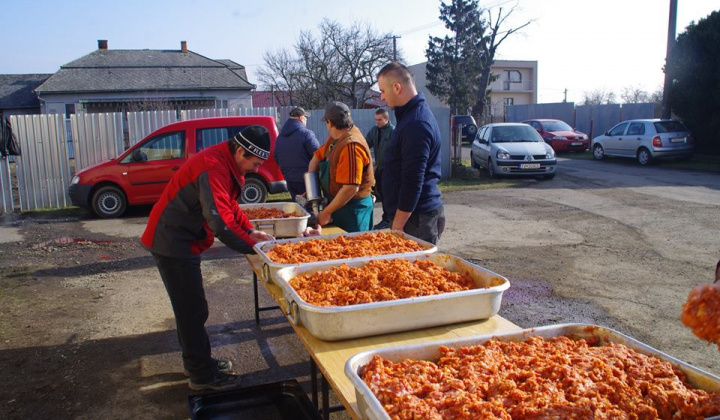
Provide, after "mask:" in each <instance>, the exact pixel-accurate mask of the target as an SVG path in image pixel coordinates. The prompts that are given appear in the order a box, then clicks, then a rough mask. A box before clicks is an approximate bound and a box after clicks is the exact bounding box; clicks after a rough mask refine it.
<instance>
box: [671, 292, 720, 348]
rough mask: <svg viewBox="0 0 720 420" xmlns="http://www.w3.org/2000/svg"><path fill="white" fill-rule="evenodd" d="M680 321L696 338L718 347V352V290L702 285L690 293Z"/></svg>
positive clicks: (719, 311) (719, 340)
mask: <svg viewBox="0 0 720 420" xmlns="http://www.w3.org/2000/svg"><path fill="white" fill-rule="evenodd" d="M680 320H681V321H682V323H683V324H685V326H687V327H689V328H690V329H691V330H692V332H693V334H695V335H696V336H697V337H698V338H701V339H703V340H707V341H709V342H711V343H716V344H717V345H718V350H720V288H718V284H715V285H712V284H703V285H700V286H697V287H695V288H694V289H692V290H691V291H690V294H689V295H688V298H687V302H685V305H683V311H682V315H681V316H680Z"/></svg>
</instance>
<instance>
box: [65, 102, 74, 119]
mask: <svg viewBox="0 0 720 420" xmlns="http://www.w3.org/2000/svg"><path fill="white" fill-rule="evenodd" d="M74 114H75V104H65V118H68V119H69V118H70V116H71V115H74Z"/></svg>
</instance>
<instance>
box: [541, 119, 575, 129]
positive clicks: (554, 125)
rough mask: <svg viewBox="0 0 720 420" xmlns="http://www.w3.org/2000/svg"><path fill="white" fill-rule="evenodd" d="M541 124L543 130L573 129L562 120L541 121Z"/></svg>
mask: <svg viewBox="0 0 720 420" xmlns="http://www.w3.org/2000/svg"><path fill="white" fill-rule="evenodd" d="M542 124H543V126H545V131H573V129H572V127H570V126H569V125H567V124H565V122H564V121H543V122H542Z"/></svg>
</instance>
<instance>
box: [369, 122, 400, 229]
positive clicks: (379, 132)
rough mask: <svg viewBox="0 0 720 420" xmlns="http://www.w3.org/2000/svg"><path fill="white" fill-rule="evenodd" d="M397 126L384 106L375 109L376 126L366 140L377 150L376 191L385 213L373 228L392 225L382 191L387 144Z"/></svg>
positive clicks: (384, 227) (385, 227)
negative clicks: (393, 123) (391, 120)
mask: <svg viewBox="0 0 720 420" xmlns="http://www.w3.org/2000/svg"><path fill="white" fill-rule="evenodd" d="M394 130H395V126H394V125H392V123H391V122H390V114H388V112H387V110H385V109H383V108H378V110H377V111H375V126H373V128H371V129H370V131H368V133H367V136H365V140H367V144H368V146H369V147H370V148H371V149H374V150H375V159H373V162H375V192H376V193H377V199H378V201H380V202H382V208H383V214H382V219H381V220H380V223H378V224H377V225H375V227H374V228H373V229H387V228H389V227H390V222H391V220H390V215H389V214H388V211H387V209H386V207H385V200H384V199H383V192H382V173H383V167H384V163H385V156H384V154H385V145H387V143H388V142H389V141H390V137H391V136H392V133H393V131H394Z"/></svg>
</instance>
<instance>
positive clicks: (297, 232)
mask: <svg viewBox="0 0 720 420" xmlns="http://www.w3.org/2000/svg"><path fill="white" fill-rule="evenodd" d="M240 208H241V209H242V210H243V211H245V210H249V209H256V208H265V209H279V210H281V211H283V212H284V213H293V214H295V215H297V216H296V217H284V218H280V219H250V223H252V224H253V226H255V229H257V230H261V231H263V232H265V233H269V234H270V235H272V236H274V237H276V238H297V237H299V236H302V234H303V232H304V231H305V228H307V224H308V219H309V218H310V213H308V212H307V211H306V210H305V209H304V208H303V206H301V205H300V204H298V203H291V202H283V203H262V204H240Z"/></svg>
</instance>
